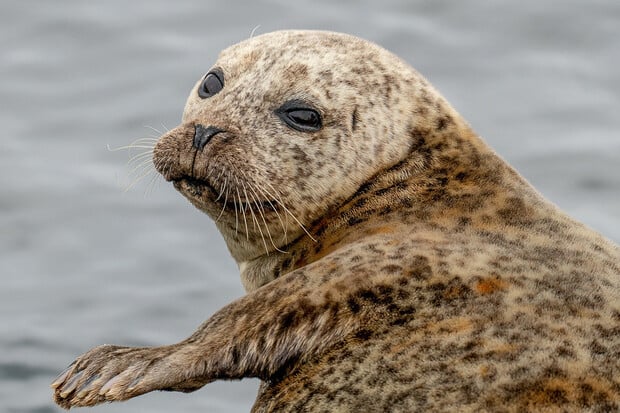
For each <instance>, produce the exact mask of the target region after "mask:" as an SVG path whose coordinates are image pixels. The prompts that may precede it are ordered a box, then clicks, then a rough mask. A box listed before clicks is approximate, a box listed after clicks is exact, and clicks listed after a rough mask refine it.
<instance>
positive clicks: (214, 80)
mask: <svg viewBox="0 0 620 413" xmlns="http://www.w3.org/2000/svg"><path fill="white" fill-rule="evenodd" d="M223 88H224V73H222V71H221V70H218V69H215V70H213V71H211V72H209V73H207V75H206V76H205V78H204V79H203V81H202V85H200V87H199V88H198V96H200V97H201V98H203V99H206V98H210V97H211V96H213V95H215V94H216V93H218V92H219V91H220V90H222V89H223Z"/></svg>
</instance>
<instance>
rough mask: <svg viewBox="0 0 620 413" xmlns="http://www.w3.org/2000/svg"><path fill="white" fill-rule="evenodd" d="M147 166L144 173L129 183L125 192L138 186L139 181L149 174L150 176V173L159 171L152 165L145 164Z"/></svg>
mask: <svg viewBox="0 0 620 413" xmlns="http://www.w3.org/2000/svg"><path fill="white" fill-rule="evenodd" d="M145 168H146V171H145V172H144V173H142V174H141V175H139V176H138V177H136V178H135V179H134V181H133V182H132V183H131V184H129V185H128V186H127V187H126V188H125V189H124V191H123V192H127V191H129V190H130V189H131V188H133V187H134V186H136V185H137V184H138V182H140V181H142V180H143V179H144V178H146V177H147V176H149V174H154V173H155V172H157V171H156V170H155V168H153V167H152V166H148V165H146V166H145Z"/></svg>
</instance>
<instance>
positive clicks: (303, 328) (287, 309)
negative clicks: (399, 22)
mask: <svg viewBox="0 0 620 413" xmlns="http://www.w3.org/2000/svg"><path fill="white" fill-rule="evenodd" d="M153 159H154V165H155V167H156V168H157V170H158V171H159V172H160V173H161V174H162V175H163V177H164V178H165V179H166V180H168V181H171V182H172V183H173V184H174V186H175V188H177V189H178V190H179V192H181V194H183V195H184V196H185V197H186V198H187V199H188V200H189V201H190V202H191V203H192V204H194V205H195V206H196V207H198V208H199V209H200V210H202V211H204V212H206V213H207V214H208V215H210V216H211V217H212V218H213V219H214V220H215V222H216V223H217V226H218V229H219V230H220V231H221V233H222V235H223V236H224V239H225V240H226V243H227V245H228V248H229V250H230V253H231V255H232V256H233V257H234V259H235V260H236V261H237V263H238V264H239V268H240V273H241V278H242V281H243V285H244V286H245V288H246V290H247V294H246V295H245V296H243V297H242V298H240V299H238V300H237V301H235V302H233V303H231V304H229V305H227V306H226V307H224V308H223V309H221V310H220V311H218V312H217V313H216V314H214V315H213V316H212V317H211V318H209V319H208V320H207V321H206V322H205V323H204V324H202V325H201V326H200V327H199V328H198V329H197V330H196V332H194V333H193V334H192V335H191V336H190V337H188V338H187V339H185V340H183V341H181V342H179V343H177V344H173V345H167V346H161V347H150V348H145V347H140V348H136V347H122V346H112V345H105V346H100V347H96V348H94V349H92V350H90V351H89V352H87V353H85V354H84V355H82V356H80V357H78V358H77V360H76V361H75V362H74V363H73V364H71V365H70V366H69V367H68V368H67V369H66V370H65V371H64V372H63V373H61V375H60V376H59V377H58V378H57V379H56V380H55V381H54V382H53V384H52V387H53V388H54V391H55V400H56V402H57V403H58V404H59V405H60V406H62V407H65V408H70V407H73V406H92V405H95V404H97V403H101V402H106V401H117V400H127V399H129V398H131V397H135V396H138V395H140V394H144V393H147V392H150V391H153V390H175V391H183V392H189V391H193V390H196V389H198V388H200V387H202V386H204V385H205V384H207V383H209V382H212V381H214V380H220V379H241V378H243V377H258V378H260V379H261V380H262V381H263V384H262V385H261V388H260V390H259V394H258V397H257V399H256V402H255V405H254V407H253V411H255V412H267V411H295V412H297V411H313V412H314V411H334V410H338V411H366V412H384V411H407V412H408V411H418V410H431V411H542V410H545V411H583V410H588V411H612V410H618V409H619V408H620V363H619V362H618V360H619V359H620V248H618V247H617V246H616V245H614V244H613V243H612V242H611V241H609V240H607V239H605V238H604V237H602V236H601V235H599V234H597V233H595V232H594V231H592V230H590V229H588V228H587V227H586V226H584V225H582V224H580V223H578V222H576V221H574V220H573V219H571V218H570V217H568V216H567V215H566V214H564V213H563V212H561V211H560V210H559V209H558V208H556V207H555V206H554V205H552V204H551V203H549V202H548V201H546V200H545V199H543V197H542V196H541V195H540V194H539V193H538V192H537V191H536V190H535V189H533V188H532V187H531V186H530V185H529V184H528V183H527V182H526V181H525V180H524V179H523V178H522V177H521V176H520V175H519V174H518V173H517V172H515V171H514V170H513V169H512V168H511V167H510V166H509V165H508V164H507V163H506V162H504V161H503V160H502V159H501V158H500V157H499V156H498V155H496V154H495V153H494V152H493V151H492V150H491V149H490V148H489V147H488V146H487V145H486V144H485V143H484V142H483V141H482V140H481V139H480V138H479V137H478V136H477V135H476V134H475V133H474V132H473V130H472V129H471V128H470V126H469V125H468V124H467V123H466V122H465V120H463V118H462V117H461V116H460V115H459V114H458V113H457V112H456V111H455V110H454V109H453V108H452V107H451V106H450V105H449V104H448V103H447V102H446V101H445V100H444V98H442V97H441V95H440V94H439V93H438V92H437V91H436V90H435V89H433V87H432V86H431V85H430V84H429V83H428V82H427V81H426V80H425V79H424V78H423V77H422V76H421V75H420V74H418V73H417V72H416V71H415V70H413V69H412V68H410V67H409V66H408V65H407V64H405V63H404V62H403V61H401V60H400V59H399V58H397V57H396V56H394V55H393V54H391V53H389V52H388V51H386V50H384V49H382V48H380V47H378V46H376V45H374V44H371V43H369V42H366V41H364V40H361V39H358V38H355V37H352V36H349V35H344V34H336V33H329V32H316V31H284V32H275V33H270V34H266V35H262V36H259V37H255V38H252V39H249V40H246V41H244V42H242V43H239V44H237V45H235V46H232V47H230V48H229V49H227V50H225V51H223V52H222V53H221V55H220V57H219V59H218V60H217V62H216V64H215V65H214V66H213V68H212V69H211V70H210V71H209V72H208V73H207V74H206V75H205V76H204V78H202V79H201V80H200V81H199V82H198V83H197V84H196V86H195V87H194V88H193V90H192V91H191V94H190V96H189V99H188V101H187V105H186V107H185V111H184V114H183V119H182V123H181V124H180V125H179V126H178V127H176V128H175V129H173V130H171V131H169V132H168V133H166V134H164V135H163V136H162V137H161V138H160V140H159V141H158V143H157V144H156V146H155V148H154V156H153Z"/></svg>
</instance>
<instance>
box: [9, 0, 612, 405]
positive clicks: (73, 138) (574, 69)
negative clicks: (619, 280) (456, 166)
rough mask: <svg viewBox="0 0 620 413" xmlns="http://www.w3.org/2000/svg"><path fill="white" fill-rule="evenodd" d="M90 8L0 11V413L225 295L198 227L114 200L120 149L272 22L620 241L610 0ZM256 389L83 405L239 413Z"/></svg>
mask: <svg viewBox="0 0 620 413" xmlns="http://www.w3.org/2000/svg"><path fill="white" fill-rule="evenodd" d="M490 3H491V2H487V1H483V0H478V1H468V2H460V1H453V2H448V1H436V0H435V1H426V2H423V1H385V0H384V1H381V2H379V1H377V2H370V1H365V2H364V1H362V2H355V1H342V2H327V1H315V2H309V1H307V2H301V1H279V0H273V1H264V2H252V1H246V2H242V1H232V0H228V1H225V2H215V1H214V2H207V1H204V0H201V1H198V0H193V1H189V0H186V1H178V2H170V1H164V0H157V1H120V0H115V1H106V2H87V1H83V0H74V1H68V0H56V1H50V0H38V1H7V0H3V1H2V3H1V4H0V129H1V130H2V132H1V133H0V188H1V189H0V191H1V192H0V412H7V413H18V412H19V413H25V412H30V413H35V412H36V413H47V412H57V411H60V409H59V408H57V407H55V406H54V405H53V403H52V401H51V391H50V389H49V387H48V385H49V382H50V381H51V380H52V379H53V377H54V376H55V375H56V374H57V373H58V372H60V371H61V370H62V369H63V368H64V367H65V365H66V364H68V363H69V362H70V361H72V360H73V358H74V357H75V356H77V355H78V354H81V353H82V352H84V351H86V350H88V349H89V348H90V347H92V346H95V345H98V344H102V343H116V344H125V345H159V344H169V343H173V342H176V341H178V340H181V339H183V338H184V337H186V336H187V335H189V334H190V333H191V332H192V331H193V329H194V328H195V327H196V326H197V325H199V324H200V323H201V322H202V321H203V320H204V319H206V318H207V317H208V316H209V315H211V314H212V313H213V312H214V311H216V310H217V309H218V308H220V307H222V306H223V305H225V304H226V303H228V302H230V301H231V300H233V299H235V298H236V297H239V296H241V295H242V294H243V291H242V288H241V284H240V281H239V279H238V275H237V268H236V265H235V264H234V262H233V261H232V259H231V258H230V257H229V255H228V252H227V250H226V247H225V245H224V243H223V241H222V239H221V238H220V236H219V234H218V233H217V231H216V230H215V227H214V225H213V224H212V223H211V222H210V220H209V219H208V218H207V217H206V216H204V215H202V214H201V213H199V212H198V211H196V210H194V209H193V207H191V206H190V205H189V204H188V203H187V202H186V201H185V200H184V199H183V198H182V197H181V196H180V195H179V194H177V193H175V191H174V190H173V188H172V187H171V186H170V185H169V184H166V183H165V182H161V180H160V181H159V183H157V184H156V185H154V186H152V187H151V186H149V185H148V181H147V182H146V183H144V184H139V185H137V186H136V187H134V188H132V189H131V190H129V191H126V192H125V191H124V190H123V188H124V187H125V186H127V184H128V183H130V182H131V178H130V177H128V169H127V167H126V163H127V160H128V158H129V154H128V153H127V151H116V152H114V151H109V150H108V146H109V147H111V148H117V147H120V146H123V145H126V144H129V143H130V142H132V141H134V140H135V139H137V138H140V137H149V136H158V133H157V132H156V131H154V130H153V129H156V130H159V131H161V130H164V129H165V128H172V127H174V126H175V125H176V124H177V123H178V122H179V120H180V115H181V111H182V108H183V104H184V101H185V98H186V96H187V94H188V92H189V89H190V88H191V86H192V85H193V83H194V82H195V81H196V80H197V79H198V78H199V77H200V76H201V75H202V74H203V73H204V72H205V71H206V70H208V68H209V67H210V65H211V64H212V63H213V62H214V60H215V59H216V56H217V54H218V51H219V50H221V49H223V48H225V47H226V46H228V45H230V44H233V43H236V42H238V41H240V40H243V39H244V38H247V37H248V36H249V35H250V33H251V32H252V30H253V29H254V28H255V27H257V26H259V25H260V27H258V29H256V32H257V33H264V32H268V31H272V30H276V29H282V28H314V29H329V30H336V31H344V32H349V33H352V34H356V35H359V36H361V37H365V38H367V39H370V40H373V41H375V42H377V43H379V44H382V45H383V46H385V47H386V48H388V49H390V50H392V51H393V52H395V53H396V54H398V55H400V56H402V57H403V58H404V59H405V60H407V61H408V62H409V63H411V64H412V65H413V66H415V67H416V68H417V69H418V70H419V71H420V72H422V73H423V74H425V75H426V76H427V77H428V78H429V80H430V81H431V82H432V83H433V84H434V85H435V86H436V87H437V88H438V89H439V90H440V91H442V93H443V94H444V95H445V96H446V97H447V98H448V100H449V101H450V102H451V103H452V104H453V105H454V106H455V107H456V108H457V110H459V111H460V112H461V113H462V114H463V115H464V116H465V118H466V119H468V120H469V121H470V123H471V124H472V125H473V127H474V129H476V130H477V131H478V132H479V133H480V134H481V135H482V136H483V137H484V138H485V139H486V140H487V141H488V142H489V143H490V144H491V146H493V147H494V148H495V149H496V150H497V151H498V152H499V153H500V154H501V155H502V156H503V157H504V158H505V159H507V160H508V161H509V162H510V163H511V164H513V165H514V166H515V167H516V168H517V169H518V170H519V171H520V172H521V173H522V174H523V175H525V177H526V178H528V179H529V180H530V181H531V182H532V183H533V184H534V185H535V186H536V187H537V188H538V189H539V190H540V191H541V192H542V193H543V194H544V195H545V196H547V197H548V198H550V199H551V200H552V201H554V202H555V203H557V204H558V205H559V206H560V207H561V208H562V209H564V210H566V211H567V212H569V213H570V214H571V215H573V216H575V217H576V218H578V219H580V220H582V221H584V222H586V223H587V224H588V225H590V226H591V227H593V228H595V229H597V230H598V231H600V232H602V233H603V234H605V235H606V236H607V237H609V238H611V239H613V240H615V241H616V242H619V241H620V116H619V114H620V69H619V67H620V2H618V1H617V0H605V1H603V0H601V1H596V0H589V1H575V0H570V1H569V0H562V1H545V2H543V1H539V0H528V1H518V2H517V1H515V2H510V3H509V4H508V2H494V3H493V5H490ZM256 388H257V381H255V380H243V381H241V382H229V383H223V382H220V383H213V384H209V385H208V386H206V387H205V388H203V389H201V390H200V391H198V392H196V393H192V394H177V393H153V394H149V395H146V396H142V397H139V398H137V399H134V400H131V401H129V402H126V403H121V404H111V405H105V406H99V407H96V408H94V409H92V410H89V411H92V412H108V413H112V412H142V411H149V412H176V411H179V412H241V411H248V410H249V408H250V406H251V404H252V402H253V399H254V396H255V392H256Z"/></svg>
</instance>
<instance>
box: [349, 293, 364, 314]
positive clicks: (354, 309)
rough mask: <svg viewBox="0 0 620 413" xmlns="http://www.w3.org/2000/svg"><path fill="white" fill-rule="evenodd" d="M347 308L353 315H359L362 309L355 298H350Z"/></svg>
mask: <svg viewBox="0 0 620 413" xmlns="http://www.w3.org/2000/svg"><path fill="white" fill-rule="evenodd" d="M347 307H349V310H351V312H352V313H353V314H357V313H358V312H359V311H360V308H361V307H360V305H359V303H358V301H357V300H356V299H355V298H354V297H349V299H348V300H347Z"/></svg>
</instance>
